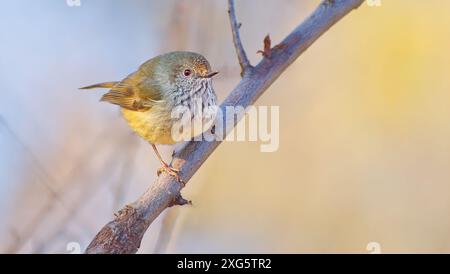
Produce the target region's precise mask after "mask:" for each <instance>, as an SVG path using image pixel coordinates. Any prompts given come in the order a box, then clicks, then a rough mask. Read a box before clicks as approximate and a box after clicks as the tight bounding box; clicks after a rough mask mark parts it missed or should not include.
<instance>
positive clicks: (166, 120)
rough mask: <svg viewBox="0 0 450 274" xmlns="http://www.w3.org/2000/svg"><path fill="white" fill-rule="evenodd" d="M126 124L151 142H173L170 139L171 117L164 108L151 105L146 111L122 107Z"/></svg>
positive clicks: (168, 143)
mask: <svg viewBox="0 0 450 274" xmlns="http://www.w3.org/2000/svg"><path fill="white" fill-rule="evenodd" d="M122 114H123V116H124V117H125V119H126V120H127V122H128V125H129V126H130V127H131V129H133V130H134V131H135V132H136V133H137V134H138V135H140V136H141V137H142V138H144V139H145V140H146V141H148V142H150V143H152V144H167V145H170V144H174V143H176V142H175V141H174V140H173V139H172V137H171V136H172V134H171V129H172V119H171V117H170V113H168V112H167V111H166V110H164V109H159V108H158V107H153V108H151V109H150V110H148V111H142V112H141V111H132V110H128V109H122Z"/></svg>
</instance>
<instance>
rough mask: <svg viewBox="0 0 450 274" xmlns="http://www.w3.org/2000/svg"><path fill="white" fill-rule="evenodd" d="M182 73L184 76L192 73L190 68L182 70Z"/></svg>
mask: <svg viewBox="0 0 450 274" xmlns="http://www.w3.org/2000/svg"><path fill="white" fill-rule="evenodd" d="M183 74H184V76H186V77H188V76H190V75H191V74H192V71H191V70H190V69H185V70H184V71H183Z"/></svg>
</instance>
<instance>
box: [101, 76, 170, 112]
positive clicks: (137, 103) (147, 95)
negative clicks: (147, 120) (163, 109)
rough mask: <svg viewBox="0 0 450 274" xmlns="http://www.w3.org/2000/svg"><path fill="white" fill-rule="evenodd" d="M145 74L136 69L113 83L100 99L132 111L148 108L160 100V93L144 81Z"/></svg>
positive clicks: (145, 78)
mask: <svg viewBox="0 0 450 274" xmlns="http://www.w3.org/2000/svg"><path fill="white" fill-rule="evenodd" d="M146 80H148V78H147V77H146V75H143V73H142V72H141V71H137V72H135V73H133V74H131V75H129V76H128V77H127V78H125V79H124V80H122V81H121V82H119V83H117V84H115V85H114V86H113V87H112V88H111V90H110V91H109V92H107V93H106V94H105V95H103V97H102V98H101V99H100V101H106V102H109V103H112V104H116V105H119V106H121V107H123V108H126V109H129V110H134V111H146V110H149V109H150V108H151V107H152V105H153V104H154V103H155V102H158V101H160V100H161V94H160V93H159V91H158V90H157V89H156V88H155V87H154V86H152V85H148V83H147V84H145V83H144V81H146Z"/></svg>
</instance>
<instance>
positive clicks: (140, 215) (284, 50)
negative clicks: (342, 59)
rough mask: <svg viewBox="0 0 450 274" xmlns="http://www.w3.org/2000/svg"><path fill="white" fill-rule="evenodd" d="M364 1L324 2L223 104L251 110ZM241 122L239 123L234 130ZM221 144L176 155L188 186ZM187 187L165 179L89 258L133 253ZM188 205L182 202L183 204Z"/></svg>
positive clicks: (101, 238) (193, 145)
mask: <svg viewBox="0 0 450 274" xmlns="http://www.w3.org/2000/svg"><path fill="white" fill-rule="evenodd" d="M363 1H364V0H333V1H330V0H325V1H323V2H322V3H321V4H320V5H319V7H317V9H316V10H315V11H314V12H313V13H312V14H311V15H310V16H309V17H308V18H307V19H306V20H305V21H304V22H303V23H302V24H300V25H299V26H298V27H296V28H295V29H294V30H293V31H292V32H291V33H290V34H289V35H288V36H287V37H286V38H285V39H284V40H283V41H282V42H281V43H280V45H281V46H279V47H277V48H275V47H274V48H272V50H271V58H264V59H263V60H262V61H261V62H260V63H259V64H258V65H257V66H256V67H254V69H253V73H251V74H248V75H247V77H244V78H243V79H242V80H241V81H240V82H239V84H238V85H237V86H236V87H235V88H234V90H233V91H232V92H231V93H230V95H229V96H228V97H227V98H226V99H225V101H224V102H223V103H222V105H221V108H222V111H224V110H225V107H226V106H242V107H244V108H245V107H247V106H249V105H251V104H253V103H254V102H255V101H256V100H257V99H258V98H259V97H260V96H261V94H263V93H264V91H265V90H266V89H267V88H268V87H269V86H270V85H271V84H272V83H273V82H275V80H276V79H277V78H278V77H279V76H280V75H281V73H283V71H284V70H285V69H286V68H287V67H288V66H289V65H290V64H291V63H292V62H294V61H295V59H297V57H298V56H300V54H302V53H303V52H304V51H305V50H306V49H308V48H309V46H311V45H312V44H313V43H314V41H316V40H317V39H318V38H319V37H320V36H321V35H322V34H324V33H325V32H326V31H327V30H328V29H329V28H330V27H331V26H333V25H334V24H335V23H336V22H338V21H339V20H340V19H341V18H343V17H344V16H345V15H346V14H347V13H349V12H350V11H351V10H353V9H355V8H357V7H359V6H360V5H361V3H362V2H363ZM237 122H238V121H235V125H236V123H237ZM219 144H220V142H218V141H215V142H207V141H202V142H198V141H193V142H190V143H189V144H188V145H187V146H186V147H185V148H184V149H182V150H181V151H179V152H177V153H176V154H175V155H174V158H173V160H172V165H173V167H174V168H176V169H179V170H180V175H181V177H182V178H183V180H184V181H185V182H187V181H189V179H190V178H191V177H192V176H193V175H194V174H195V172H196V171H197V170H198V169H199V168H200V166H201V165H202V164H203V163H204V162H205V161H206V159H207V158H208V157H209V155H211V153H212V152H213V151H214V150H215V149H216V148H217V146H219ZM182 187H183V186H182V185H181V184H180V183H178V182H177V181H176V180H175V179H174V178H173V177H172V176H170V175H167V174H165V173H164V174H161V176H159V177H158V179H157V180H156V182H154V183H153V184H152V185H151V186H150V188H149V189H148V190H147V191H146V192H145V193H144V194H143V195H142V196H141V197H140V198H139V199H138V200H137V201H136V202H134V203H133V204H131V205H129V206H127V207H126V208H124V209H123V210H121V211H120V213H119V214H118V216H117V217H116V218H115V219H114V220H113V221H111V222H110V223H108V224H107V225H106V226H104V227H103V228H102V229H101V230H100V232H99V233H98V234H97V236H96V237H95V238H94V239H93V241H92V242H91V244H90V245H89V246H88V248H87V249H86V253H135V252H136V251H137V250H138V248H139V246H140V243H141V240H142V237H143V236H144V233H145V231H146V230H147V228H148V227H149V225H150V224H151V223H152V222H153V221H154V220H155V219H156V218H157V217H158V216H159V214H161V212H162V211H163V210H165V209H166V208H167V207H169V206H171V205H174V204H179V203H180V202H179V201H183V200H180V197H181V195H180V190H181V188H182ZM181 203H184V202H181Z"/></svg>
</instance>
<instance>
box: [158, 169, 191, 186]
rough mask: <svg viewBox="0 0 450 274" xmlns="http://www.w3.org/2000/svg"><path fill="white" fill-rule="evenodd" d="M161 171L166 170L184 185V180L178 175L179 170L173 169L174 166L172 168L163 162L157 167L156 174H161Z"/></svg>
mask: <svg viewBox="0 0 450 274" xmlns="http://www.w3.org/2000/svg"><path fill="white" fill-rule="evenodd" d="M163 172H167V174H169V175H171V176H173V177H175V179H177V181H178V182H179V183H180V184H182V185H183V187H184V186H186V182H185V181H183V179H181V177H180V175H179V172H180V171H179V170H178V169H175V168H173V167H170V166H169V165H167V164H163V165H162V167H160V168H159V169H158V171H157V173H156V174H157V175H158V176H159V175H161V173H163Z"/></svg>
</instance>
